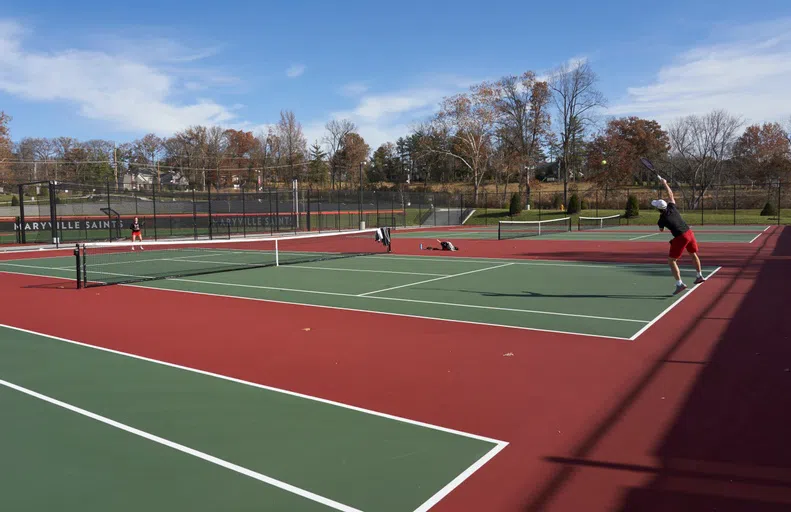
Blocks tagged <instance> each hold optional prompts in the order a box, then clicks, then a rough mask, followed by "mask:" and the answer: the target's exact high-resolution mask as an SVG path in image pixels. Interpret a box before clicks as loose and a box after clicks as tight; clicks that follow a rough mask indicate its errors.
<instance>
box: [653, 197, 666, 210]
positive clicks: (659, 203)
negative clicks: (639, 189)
mask: <svg viewBox="0 0 791 512" xmlns="http://www.w3.org/2000/svg"><path fill="white" fill-rule="evenodd" d="M651 206H653V207H654V208H658V209H660V210H665V209H667V202H665V201H664V200H663V199H654V200H653V201H651Z"/></svg>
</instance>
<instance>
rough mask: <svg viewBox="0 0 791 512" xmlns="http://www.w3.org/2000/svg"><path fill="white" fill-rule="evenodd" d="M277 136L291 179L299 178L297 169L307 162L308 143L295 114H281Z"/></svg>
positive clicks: (286, 112) (287, 112) (285, 112)
mask: <svg viewBox="0 0 791 512" xmlns="http://www.w3.org/2000/svg"><path fill="white" fill-rule="evenodd" d="M277 136H278V138H279V139H280V143H281V149H282V155H283V158H284V159H285V163H286V165H288V169H289V175H290V178H291V179H294V178H297V177H298V173H297V170H296V169H297V167H298V166H301V164H302V163H304V161H305V155H306V153H307V145H308V143H307V140H305V136H304V135H302V125H301V124H300V123H299V122H297V120H296V117H295V116H294V112H292V111H290V110H286V111H284V112H283V111H281V112H280V122H278V123H277Z"/></svg>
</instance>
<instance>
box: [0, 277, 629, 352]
mask: <svg viewBox="0 0 791 512" xmlns="http://www.w3.org/2000/svg"><path fill="white" fill-rule="evenodd" d="M55 270H57V269H55ZM0 274H14V275H19V276H30V277H47V278H49V279H63V280H66V281H74V278H73V277H58V276H49V275H41V274H28V273H26V272H11V271H8V270H2V269H0ZM163 281H167V279H163ZM198 282H201V283H205V284H209V283H206V282H205V281H198ZM222 284H223V285H225V286H228V284H227V283H222ZM117 286H121V287H130V288H142V289H145V290H153V291H157V292H171V293H185V294H189V295H199V296H202V297H215V298H216V297H220V298H223V299H236V300H251V301H255V302H266V303H269V304H287V305H289V306H301V307H306V308H319V309H332V310H335V311H350V312H353V313H365V314H370V315H384V316H395V317H401V318H416V319H419V320H434V321H438V322H451V323H455V324H466V325H480V326H484V327H498V328H501V329H516V330H519V331H531V332H546V333H549V334H564V335H568V336H583V337H586V338H601V339H605V340H617V341H629V338H624V337H622V336H606V335H603V334H592V333H584V332H577V331H558V330H554V329H540V328H538V327H524V326H521V325H509V324H493V323H489V322H476V321H472V320H454V319H452V318H442V317H436V316H426V315H411V314H408V313H392V312H390V311H378V310H370V309H358V308H347V307H341V306H326V305H323V304H309V303H305V302H294V301H288V300H280V299H263V298H260V297H245V296H242V295H226V294H224V293H214V292H212V293H209V292H196V291H192V290H179V289H171V288H158V287H155V286H146V285H143V284H138V283H128V284H119V285H117ZM236 286H242V285H236ZM296 291H299V290H296ZM313 293H322V294H327V295H334V294H333V293H331V292H313ZM370 298H372V299H373V298H380V299H383V300H384V299H386V297H370Z"/></svg>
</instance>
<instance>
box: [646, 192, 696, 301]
mask: <svg viewBox="0 0 791 512" xmlns="http://www.w3.org/2000/svg"><path fill="white" fill-rule="evenodd" d="M660 181H661V182H662V185H664V186H665V190H666V191H667V196H668V200H667V201H664V200H662V199H655V200H653V201H651V206H653V207H654V208H657V209H658V210H659V221H658V222H657V225H658V226H659V230H660V231H664V230H665V228H668V229H669V230H670V233H671V234H672V235H673V239H672V240H671V241H670V253H669V255H668V263H669V264H670V270H671V271H672V272H673V277H675V278H676V290H675V291H674V292H673V295H677V294H679V293H681V292H683V291H684V290H686V289H687V285H685V284H684V282H683V281H682V280H681V271H680V270H679V269H678V259H679V258H680V257H681V255H682V254H683V253H684V249H686V250H687V252H688V253H689V254H690V255H692V260H693V261H694V262H695V269H696V270H697V271H698V273H697V278H696V279H695V284H699V283H702V282H703V281H705V279H703V272H702V270H701V267H700V258H698V241H697V240H695V233H693V232H692V230H691V229H690V228H689V226H687V223H686V222H684V219H683V218H682V217H681V213H679V211H678V208H676V201H675V198H674V197H673V191H672V190H670V185H668V184H667V180H666V179H664V178H662V179H661V180H660Z"/></svg>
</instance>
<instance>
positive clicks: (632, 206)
mask: <svg viewBox="0 0 791 512" xmlns="http://www.w3.org/2000/svg"><path fill="white" fill-rule="evenodd" d="M639 216H640V203H639V202H638V201H637V196H633V195H631V194H630V195H629V198H628V199H627V200H626V215H625V217H626V218H627V219H633V218H635V217H639Z"/></svg>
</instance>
